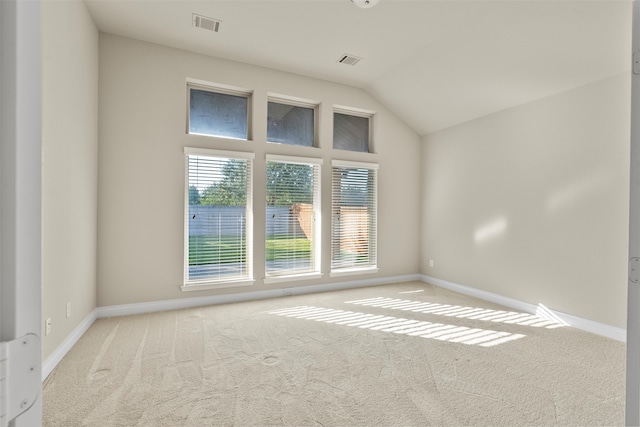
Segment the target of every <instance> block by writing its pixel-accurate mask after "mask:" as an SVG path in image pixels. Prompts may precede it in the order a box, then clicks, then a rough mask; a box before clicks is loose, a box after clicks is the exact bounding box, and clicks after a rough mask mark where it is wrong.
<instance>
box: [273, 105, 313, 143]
mask: <svg viewBox="0 0 640 427" xmlns="http://www.w3.org/2000/svg"><path fill="white" fill-rule="evenodd" d="M269 102H274V103H276V104H282V105H290V106H292V107H302V108H310V109H312V110H313V145H312V146H311V147H309V146H306V145H295V144H286V143H281V142H273V141H269V132H268V130H267V142H268V143H269V144H279V145H289V146H293V147H305V148H319V141H320V134H319V130H320V122H319V118H320V113H319V111H320V103H319V102H316V101H310V100H306V99H302V98H296V97H293V96H287V95H279V94H274V93H268V94H267V112H268V111H269ZM267 114H268V113H267Z"/></svg>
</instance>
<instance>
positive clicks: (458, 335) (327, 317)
mask: <svg viewBox="0 0 640 427" xmlns="http://www.w3.org/2000/svg"><path fill="white" fill-rule="evenodd" d="M266 313H267V314H273V315H276V316H285V317H291V318H295V319H304V320H315V321H316V322H323V323H334V324H336V325H346V326H352V327H358V328H363V329H369V330H373V331H382V332H390V333H394V334H402V335H409V336H417V337H422V338H430V339H436V340H440V341H447V342H453V343H460V344H467V345H478V346H481V347H493V346H496V345H499V344H504V343H506V342H509V341H514V340H517V339H520V338H524V337H525V336H526V335H522V334H512V333H509V332H498V331H492V330H487V329H477V328H467V327H464V326H454V325H446V324H442V323H431V322H423V321H419V320H411V319H403V318H399V317H392V316H382V315H375V314H368V313H359V312H354V311H345V310H335V309H330V308H319V307H312V306H298V307H291V308H284V309H280V310H273V311H268V312H266Z"/></svg>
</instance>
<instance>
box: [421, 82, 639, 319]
mask: <svg viewBox="0 0 640 427" xmlns="http://www.w3.org/2000/svg"><path fill="white" fill-rule="evenodd" d="M629 120H630V77H629V75H628V74H624V75H617V76H613V77H610V78H607V79H604V80H601V81H598V82H595V83H592V84H589V85H586V86H582V87H579V88H576V89H573V90H570V91H567V92H563V93H561V94H558V95H555V96H552V97H549V98H545V99H542V100H539V101H536V102H532V103H529V104H526V105H522V106H519V107H515V108H511V109H508V110H505V111H502V112H499V113H496V114H493V115H490V116H486V117H483V118H480V119H478V120H474V121H471V122H467V123H464V124H462V125H459V126H456V127H454V128H451V129H448V130H444V131H441V132H437V133H434V134H431V135H428V136H426V137H425V138H424V148H423V152H422V168H423V175H422V184H423V188H422V194H423V195H422V203H423V204H422V227H423V228H422V254H421V258H422V259H421V271H422V273H424V274H427V275H430V276H434V277H438V278H441V279H445V280H448V281H450V282H454V283H458V284H462V285H466V286H471V287H474V288H478V289H482V290H485V291H489V292H493V293H497V294H501V295H504V296H508V297H511V298H515V299H519V300H522V301H525V302H529V303H532V304H538V303H542V304H544V305H545V306H547V307H549V308H551V309H555V310H558V311H561V312H565V313H568V314H573V315H576V316H579V317H583V318H587V319H590V320H595V321H598V322H602V323H605V324H609V325H613V326H616V327H620V328H624V327H625V325H626V288H627V243H628V211H629V209H628V208H629V204H628V197H629V129H630V125H629V123H630V122H629ZM430 259H433V260H434V267H429V260H430Z"/></svg>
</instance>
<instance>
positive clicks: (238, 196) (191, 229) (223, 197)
mask: <svg viewBox="0 0 640 427" xmlns="http://www.w3.org/2000/svg"><path fill="white" fill-rule="evenodd" d="M252 159H253V154H252V153H237V152H223V151H215V150H204V149H195V148H185V162H186V165H185V166H186V179H185V182H186V189H185V199H186V200H185V205H186V209H185V217H186V218H185V285H195V284H203V283H205V284H206V283H219V282H227V281H242V280H251V279H252V268H251V267H252V265H251V254H252V250H251V241H252V234H253V233H252V222H251V219H252V218H251V217H252V210H251V200H252V197H251V180H252V173H251V170H252Z"/></svg>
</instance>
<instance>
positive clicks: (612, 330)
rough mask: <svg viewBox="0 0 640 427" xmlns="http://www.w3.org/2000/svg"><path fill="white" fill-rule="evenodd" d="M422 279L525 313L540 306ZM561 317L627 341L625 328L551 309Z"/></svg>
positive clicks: (425, 276)
mask: <svg viewBox="0 0 640 427" xmlns="http://www.w3.org/2000/svg"><path fill="white" fill-rule="evenodd" d="M420 280H422V281H423V282H425V283H429V284H432V285H435V286H438V287H441V288H445V289H449V290H451V291H454V292H458V293H461V294H464V295H469V296H472V297H475V298H479V299H482V300H485V301H489V302H493V303H495V304H500V305H504V306H506V307H510V308H513V309H516V310H519V311H522V312H525V313H531V314H536V313H537V310H538V306H537V305H534V304H530V303H527V302H523V301H520V300H517V299H514V298H509V297H505V296H503V295H498V294H494V293H492V292H487V291H483V290H481V289H476V288H471V287H468V286H464V285H460V284H457V283H453V282H449V281H447V280H443V279H439V278H437V277H432V276H427V275H424V274H423V275H420ZM550 311H552V312H553V314H554V315H556V316H557V317H558V318H560V319H561V320H562V321H563V322H565V323H566V324H568V325H569V326H572V327H574V328H577V329H581V330H583V331H587V332H591V333H593V334H597V335H601V336H604V337H607V338H612V339H614V340H617V341H621V342H626V341H627V331H626V329H623V328H618V327H615V326H611V325H607V324H605V323H600V322H596V321H593V320H589V319H584V318H582V317H578V316H574V315H572V314H567V313H562V312H560V311H555V310H550Z"/></svg>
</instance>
